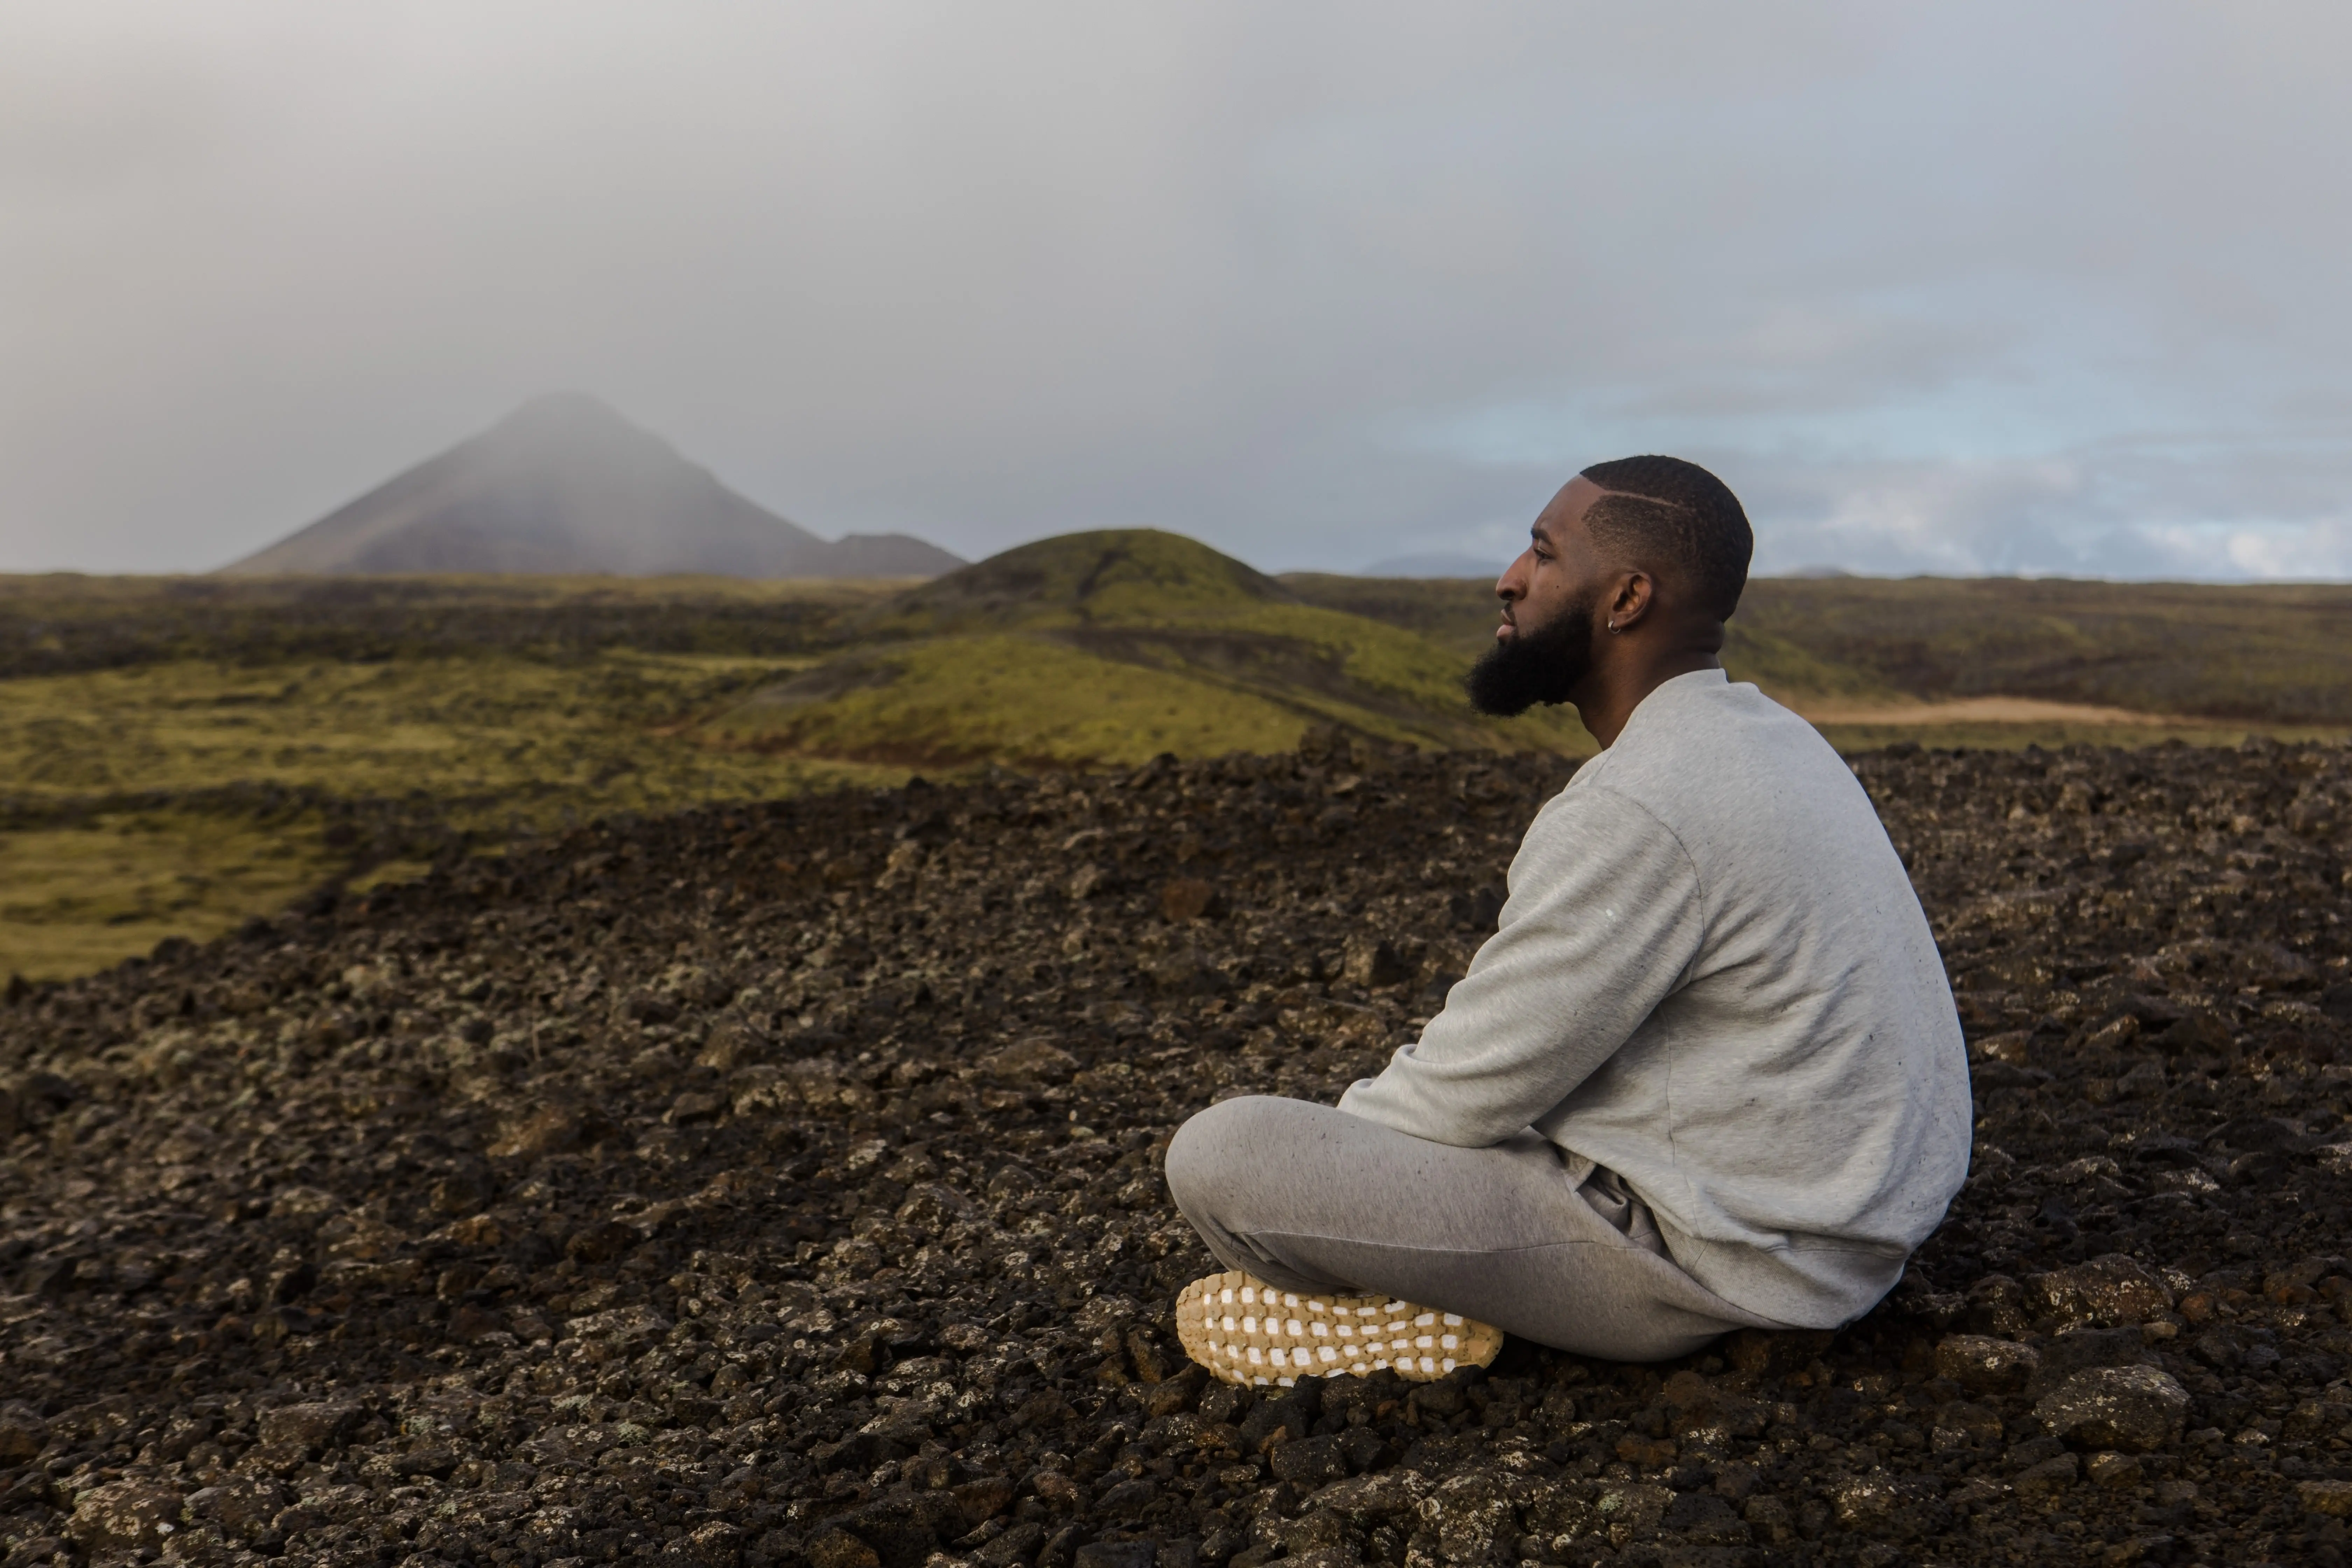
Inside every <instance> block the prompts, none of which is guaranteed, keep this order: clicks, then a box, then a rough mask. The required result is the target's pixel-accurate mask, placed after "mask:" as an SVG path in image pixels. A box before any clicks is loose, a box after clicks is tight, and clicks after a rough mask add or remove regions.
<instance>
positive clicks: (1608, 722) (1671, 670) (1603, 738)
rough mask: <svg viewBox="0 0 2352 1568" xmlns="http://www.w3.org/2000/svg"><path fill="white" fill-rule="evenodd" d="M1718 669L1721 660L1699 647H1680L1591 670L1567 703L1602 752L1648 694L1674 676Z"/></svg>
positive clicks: (1608, 746)
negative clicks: (1669, 651) (1667, 651)
mask: <svg viewBox="0 0 2352 1568" xmlns="http://www.w3.org/2000/svg"><path fill="white" fill-rule="evenodd" d="M1721 668H1723V660H1722V659H1720V658H1717V657H1716V656H1715V655H1714V654H1713V653H1710V652H1708V651H1706V650H1705V649H1703V648H1681V649H1677V650H1675V652H1672V653H1668V654H1663V655H1661V656H1659V657H1658V658H1650V659H1642V660H1639V661H1636V660H1632V659H1628V660H1625V661H1623V662H1622V663H1618V664H1614V665H1612V666H1610V667H1606V668H1600V669H1596V670H1594V671H1593V672H1592V673H1591V675H1590V676H1588V677H1586V678H1585V680H1584V685H1583V687H1582V688H1580V689H1578V691H1577V693H1576V694H1575V695H1574V696H1573V697H1571V698H1570V699H1569V700H1570V701H1571V702H1573V703H1574V704H1575V705H1576V716H1577V717H1578V718H1579V719H1581V720H1583V721H1584V727H1585V729H1586V730H1587V731H1591V735H1592V738H1593V739H1594V740H1596V741H1598V742H1601V750H1602V751H1604V752H1605V751H1607V750H1608V749H1609V748H1610V747H1612V746H1613V745H1615V744H1616V743H1617V737H1618V736H1619V735H1621V734H1622V733H1624V731H1625V724H1626V721H1628V720H1630V719H1632V718H1633V710H1634V709H1636V708H1639V707H1640V706H1641V705H1642V700H1643V698H1645V697H1647V696H1649V694H1650V693H1651V692H1653V691H1655V690H1656V689H1658V688H1659V687H1661V686H1664V684H1665V683H1666V682H1667V681H1669V680H1672V679H1675V677H1676V676H1678V675H1689V674H1691V673H1692V672H1693V671H1696V670H1701V669H1721ZM1587 688H1589V689H1587Z"/></svg>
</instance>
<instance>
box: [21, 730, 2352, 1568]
mask: <svg viewBox="0 0 2352 1568" xmlns="http://www.w3.org/2000/svg"><path fill="white" fill-rule="evenodd" d="M1855 768H1856V771H1857V773H1859V774H1860V775H1861V777H1862V779H1863V781H1864V784H1866V785H1867V786H1868V788H1869V790H1870V792H1871V795H1872V796H1873V798H1874V800H1875V801H1876V802H1877V804H1878V806H1879V808H1880V810H1881V812H1882V813H1883V815H1884V816H1885V820H1886V822H1887V824H1888V826H1889V829H1890V832H1891V833H1892V835H1893V837H1894V838H1895V843H1896V845H1897V847H1898V848H1899V849H1901V851H1902V852H1903V854H1904V857H1905V858H1906V863H1907V864H1908V865H1909V866H1910V868H1912V872H1913V875H1914V877H1915V879H1916V882H1917V884H1918V886H1919V889H1920V891H1921V894H1922V897H1923V898H1924V900H1926V902H1927V908H1928V911H1929V914H1930V917H1931V918H1932V920H1933V921H1934V924H1935V928H1936V931H1937V939H1938V941H1939V942H1941V944H1942V947H1943V951H1944V953H1945V956H1946V960H1947V963H1948V966H1949V969H1950V971H1951V973H1952V975H1953V979H1954V984H1955V989H1956V992H1957V994H1958V1001H1959V1006H1960V1011H1961V1016H1962V1019H1963V1022H1964V1024H1965V1025H1966V1026H1967V1030H1968V1034H1969V1038H1970V1041H1971V1056H1972V1058H1973V1062H1974V1070H1975V1074H1976V1089H1977V1095H1978V1111H1979V1121H1978V1124H1977V1142H1976V1148H1975V1158H1974V1163H1973V1173H1972V1175H1971V1177H1970V1179H1969V1185H1968V1188H1967V1190H1966V1192H1965V1193H1964V1194H1962V1195H1961V1197H1960V1198H1959V1200H1958V1203H1957V1204H1956V1205H1955V1207H1954V1209H1953V1212H1952V1215H1951V1217H1950V1219H1949V1220H1948V1223H1947V1224H1946V1225H1945V1226H1944V1227H1943V1229H1942V1230H1941V1231H1940V1232H1939V1233H1938V1234H1937V1237H1935V1238H1934V1240H1933V1241H1931V1242H1930V1243H1929V1245H1928V1246H1927V1248H1926V1250H1925V1251H1924V1252H1923V1253H1922V1255H1921V1256H1920V1258H1918V1259H1917V1261H1916V1264H1915V1266H1914V1267H1913V1268H1912V1269H1911V1271H1910V1273H1909V1274H1908V1275H1907V1276H1906V1279H1905V1282H1904V1284H1903V1285H1902V1286H1901V1287H1900V1288H1899V1289H1897V1291H1896V1292H1895V1295H1894V1296H1893V1297H1892V1298H1890V1299H1889V1300H1888V1301H1887V1302H1885V1304H1884V1305H1882V1306H1881V1307H1880V1308H1879V1309H1878V1310H1875V1311H1874V1312H1873V1313H1872V1314H1871V1315H1870V1316H1869V1317H1867V1318H1866V1319H1864V1321H1861V1322H1859V1323H1857V1324H1855V1325H1853V1326H1852V1327H1851V1328H1849V1329H1847V1330H1845V1331H1843V1332H1840V1333H1837V1334H1834V1335H1832V1334H1818V1335H1803V1334H1791V1335H1779V1336H1770V1335H1759V1334H1742V1335H1739V1336H1737V1337H1735V1338H1733V1339H1731V1340H1728V1341H1727V1342H1723V1343H1721V1344H1719V1345H1717V1346H1716V1347H1714V1348H1713V1349H1711V1350H1710V1351H1709V1352H1707V1353H1705V1354H1702V1355H1699V1356H1696V1357H1693V1358H1691V1359H1690V1360H1688V1361H1685V1362H1680V1363H1671V1364H1667V1365H1663V1366H1622V1365H1615V1364H1611V1363H1601V1362H1592V1361H1587V1360H1583V1359H1580V1358H1578V1357H1574V1356H1568V1355H1561V1354H1558V1353H1555V1352H1550V1351H1547V1350H1541V1349H1538V1347H1535V1346H1531V1345H1528V1344H1524V1343H1520V1342H1510V1343H1509V1344H1507V1346H1506V1347H1505V1349H1504V1352H1503V1353H1502V1355H1501V1357H1500V1358H1499V1359H1498V1360H1497V1361H1496V1363H1495V1364H1494V1365H1493V1366H1492V1367H1491V1368H1488V1369H1486V1370H1485V1371H1483V1372H1480V1371H1475V1370H1471V1371H1465V1372H1463V1373H1455V1374H1453V1375H1452V1376H1449V1377H1446V1378H1444V1379H1441V1380H1440V1381H1438V1382H1435V1383H1430V1384H1404V1383H1402V1382H1400V1381H1398V1380H1397V1379H1396V1378H1395V1377H1394V1376H1393V1374H1391V1373H1375V1374H1373V1375H1371V1376H1369V1377H1364V1378H1356V1377H1339V1378H1333V1379H1329V1380H1328V1381H1321V1382H1310V1383H1308V1384H1302V1385H1301V1386H1300V1387H1299V1388H1297V1389H1296V1390H1260V1391H1257V1392H1256V1393H1255V1394H1253V1393H1252V1392H1250V1391H1248V1390H1244V1389H1240V1388H1234V1387H1231V1386H1228V1385H1225V1384H1218V1383H1214V1382H1212V1381H1211V1380H1209V1379H1207V1378H1206V1377H1204V1376H1203V1375H1202V1373H1200V1372H1199V1370H1198V1369H1196V1368H1192V1367H1191V1366H1190V1365H1189V1364H1188V1363H1186V1362H1185V1360H1184V1358H1183V1357H1182V1355H1181V1352H1180V1350H1179V1348H1178V1344H1177V1338H1176V1333H1175V1324H1174V1321H1173V1317H1172V1310H1173V1302H1174V1299H1175V1295H1176V1292H1177V1291H1178V1290H1179V1289H1181V1287H1182V1286H1183V1285H1184V1284H1185V1283H1186V1282H1187V1281H1189V1280H1190V1279H1193V1278H1194V1277H1196V1276H1197V1275H1199V1274H1201V1273H1202V1272H1205V1271H1207V1270H1208V1269H1210V1268H1212V1267H1213V1264H1212V1262H1211V1260H1210V1258H1208V1257H1207V1255H1206V1254H1205V1253H1204V1252H1203V1251H1202V1248H1201V1247H1200V1246H1199V1244H1198V1242H1197V1241H1196V1240H1195V1239H1194V1238H1193V1237H1192V1234H1191V1232H1190V1231H1189V1229H1188V1228H1187V1227H1186V1226H1184V1224H1183V1222H1182V1221H1181V1219H1180V1218H1179V1217H1178V1216H1177V1215H1175V1214H1174V1212H1173V1211H1172V1210H1171V1207H1170V1206H1169V1204H1168V1200H1167V1194H1166V1190H1165V1187H1164V1186H1163V1184H1162V1183H1161V1180H1160V1170H1159V1161H1160V1152H1161V1151H1162V1150H1164V1149H1165V1147H1166V1145H1167V1142H1168V1140H1169V1137H1170V1135H1171V1133H1172V1132H1173V1131H1174V1130H1175V1128H1176V1126H1177V1125H1178V1124H1179V1123H1180V1122H1181V1121H1182V1120H1183V1119H1184V1117H1185V1116H1187V1115H1188V1114H1190V1113H1191V1112H1192V1111H1194V1110H1198V1109H1200V1108H1201V1107H1202V1106H1203V1105H1205V1104H1208V1103H1209V1102H1211V1101H1212V1100H1215V1099H1217V1098H1219V1097H1221V1096H1224V1095H1230V1094H1235V1093H1242V1092H1275V1093H1284V1094H1294V1095H1302V1096H1316V1097H1329V1096H1332V1095H1335V1094H1336V1093H1337V1092H1338V1091H1339V1089H1340V1088H1341V1087H1342V1086H1343V1085H1344V1084H1345V1083H1346V1082H1348V1081H1349V1079H1353V1078H1355V1077H1357V1076H1359V1075H1360V1074H1363V1073H1366V1072H1369V1071H1371V1070H1373V1069H1375V1068H1377V1067H1378V1065H1379V1064H1380V1062H1381V1060H1382V1059H1383V1058H1384V1056H1385V1054H1386V1053H1387V1052H1388V1051H1389V1050H1390V1049H1391V1048H1392V1047H1393V1046H1394V1045H1395V1044H1397V1043H1398V1042H1399V1041H1401V1040H1403V1039H1407V1038H1410V1037H1412V1031H1413V1029H1414V1028H1415V1026H1416V1025H1417V1022H1418V1021H1419V1020H1421V1019H1423V1018H1425V1017H1426V1016H1428V1015H1429V1014H1430V1013H1432V1012H1433V1011H1435V1010H1436V1008H1437V1007H1438V1006H1439V1005H1440V1004H1441V1002H1442V999H1443V996H1444V988H1445V986H1446V984H1448V983H1449V981H1450V980H1451V979H1452V978H1453V977H1454V976H1456V975H1458V974H1459V973H1461V971H1462V968H1463V966H1464V965H1465V963H1466V962H1467V960H1468V957H1469V955H1470V953H1471V952H1473V951H1475V945H1476V942H1477V941H1478V939H1479V935H1480V933H1481V931H1482V930H1485V929H1491V922H1492V921H1493V918H1494V914H1495V910H1496V902H1497V893H1498V890H1499V889H1498V884H1499V881H1500V878H1501V874H1502V869H1503V868H1504V867H1505V865H1506V864H1507V861H1508V858H1509V854H1510V851H1511V848H1512V847H1513V845H1514V844H1515V843H1516V840H1517V836H1518V833H1519V831H1520V829H1521V828H1522V827H1523V826H1524V825H1525V823H1526V821H1527V819H1528V816H1529V815H1530V814H1531V813H1532V811H1533V810H1534V808H1535V806H1536V805H1537V804H1538V802H1539V801H1540V800H1541V799H1542V798H1543V797H1544V796H1546V795H1548V794H1549V793H1550V792H1552V791H1554V790H1556V789H1557V788H1558V787H1559V784H1561V782H1562V781H1563V779H1564V777H1565V772H1564V764H1560V763H1556V762H1552V761H1549V760H1545V759H1536V758H1527V759H1518V760H1507V759H1496V758H1493V757H1486V756H1391V755H1387V754H1375V753H1373V752H1369V751H1367V750H1365V749H1363V748H1361V747H1356V748H1353V749H1351V748H1350V747H1349V745H1348V744H1347V743H1345V742H1342V741H1340V740H1339V738H1337V737H1333V736H1328V735H1325V736H1319V737H1316V738H1314V740H1313V742H1312V743H1311V744H1310V745H1309V746H1308V747H1307V749H1306V750H1305V751H1304V752H1301V753H1300V754H1297V755H1293V756H1280V757H1244V758H1231V759H1224V760H1222V761H1218V762H1213V763H1196V764H1186V765H1179V764H1177V763H1174V762H1173V761H1172V760H1168V759H1163V760H1162V761H1161V762H1160V763H1155V764H1153V765H1151V766H1149V767H1146V768H1144V769H1142V770H1140V771H1139V772H1137V773H1134V774H1132V775H1131V776H1125V777H1087V778H1076V779H1066V778H1045V779H1041V780H1032V779H1026V778H1018V777H1013V776H1009V775H1008V776H1001V777H995V778H991V779H988V780H984V781H981V782H977V783H973V784H965V785H959V786H956V787H953V788H935V787H928V786H925V785H922V784H915V785H910V786H909V787H908V788H907V789H905V790H900V791H893V792H887V793H882V794H875V795H839V796H832V797H825V798H815V799H799V800H792V801H784V802H779V803H773V804H765V805H746V806H740V807H734V808H728V809H713V810H709V811H704V812H699V813H694V814H688V815H686V816H677V817H672V818H667V819H663V820H658V821H641V822H640V821H613V822H608V823H603V824H598V825H594V826H590V827H586V828H582V829H580V830H577V831H574V832H571V833H568V834H565V835H563V836H562V837H549V838H546V839H543V840H539V841H535V842H532V843H530V844H527V845H525V846H522V847H520V848H518V849H516V850H514V851H513V852H512V853H510V854H509V855H507V856H506V857H504V858H498V859H476V860H471V861H453V862H452V863H450V864H448V865H446V866H445V867H444V868H441V869H440V870H438V871H436V873H435V874H434V875H433V876H432V877H430V878H428V879H425V880H422V881H419V882H415V883H413V884H408V885H405V886H402V887H396V888H389V889H380V890H378V891H376V892H374V893H373V894H371V895H369V896H367V897H366V898H364V899H347V900H341V901H338V900H334V899H332V898H331V897H327V896H321V897H320V898H318V899H316V900H312V901H311V902H310V904H309V905H307V906H306V907H305V908H304V909H302V910H299V911H298V912H296V913H294V914H291V915H289V916H288V917H287V918H285V919H283V920H280V921H270V922H262V921H256V922H254V923H253V924H251V925H249V926H248V927H247V928H246V929H245V930H244V931H240V932H238V933H236V934H235V935H233V936H230V937H226V938H224V939H222V940H220V941H218V942H213V943H211V944H208V945H205V946H203V947H196V946H193V945H190V944H187V943H183V942H169V943H166V944H164V946H163V948H161V949H159V950H158V951H157V952H155V954H154V955H153V956H152V958H150V959H148V960H144V961H134V962H132V963H127V964H124V965H122V966H121V967H120V968H118V969H116V970H114V971H112V972H110V973H106V974H103V975H99V976H96V977H93V978H90V979H87V980H83V981H79V982H75V983H72V984H63V985H54V986H38V987H27V986H25V985H22V984H13V985H11V986H10V987H9V989H8V994H7V997H6V1003H5V1005H0V1090H5V1092H0V1152H5V1160H0V1289H5V1291H6V1292H7V1293H6V1294H5V1295H0V1552H5V1568H16V1565H18V1564H25V1563H39V1562H47V1561H54V1562H74V1563H80V1562H131V1561H142V1562H143V1561H151V1560H155V1559H158V1558H160V1559H162V1560H165V1561H173V1562H203V1563H242V1562H247V1561H250V1560H252V1559H255V1558H276V1559H280V1560H282V1561H286V1562H300V1563H312V1562H316V1563H402V1562H407V1563H419V1564H433V1563H461V1564H488V1563H500V1564H505V1563H515V1564H554V1563H562V1564H570V1563H604V1562H620V1561H629V1560H635V1559H640V1558H656V1559H658V1560H660V1561H664V1562H672V1563H709V1564H738V1563H740V1564H766V1563H775V1564H782V1565H786V1568H924V1565H926V1564H929V1565H931V1568H949V1565H955V1568H963V1565H967V1564H969V1565H971V1568H1203V1565H1205V1568H1261V1565H1262V1564H1265V1563H1270V1562H1273V1561H1275V1560H1276V1559H1281V1560H1283V1561H1285V1562H1286V1563H1293V1564H1297V1568H1353V1565H1356V1564H1366V1565H1370V1568H1486V1565H1493V1568H1507V1565H1508V1564H1512V1563H1547V1564H1580V1563H1604V1562H1605V1563H1623V1564H1723V1565H1731V1564H1760V1563H1792V1564H1793V1563H1802V1564H1813V1563H1836V1564H1847V1563H1852V1564H1861V1565H1867V1568H1888V1565H1892V1564H1897V1563H2004V1562H2010V1563H2028V1562H2030V1563H2117V1564H2121V1563H2157V1564H2177V1563H2210V1564H2215V1565H2219V1564H2224V1563H2227V1564H2233V1565H2234V1564H2243V1563H2262V1562H2278V1563H2290V1562H2293V1563H2326V1564H2336V1563H2341V1562H2342V1561H2343V1552H2344V1542H2345V1521H2346V1519H2347V1515H2352V1388H2347V1384H2346V1383H2345V1382H2344V1373H2345V1371H2346V1366H2347V1356H2352V1332H2347V1328H2346V1321H2347V1315H2352V1306H2347V1301H2352V1262H2347V1258H2346V1257H2345V1256H2344V1255H2343V1254H2344V1252H2345V1251H2346V1243H2345V1227H2346V1217H2347V1208H2346V1205H2347V1198H2352V1128H2347V1126H2346V1124H2345V1121H2346V1118H2345V1111H2346V1108H2347V1089H2352V1054H2347V1045H2352V984H2347V981H2352V976H2347V935H2346V928H2345V920H2346V916H2347V913H2352V909H2347V905H2352V889H2347V871H2346V853H2345V829H2346V827H2347V826H2352V802H2348V801H2347V797H2352V752H2347V751H2346V750H2344V749H2341V748H2322V747H2305V748H2292V747H2290V748H2282V747H2279V746H2277V745H2274V744H2268V743H2250V744H2249V745H2248V746H2247V747H2245V748H2243V749H2241V750H2238V751H2235V752H2210V751H2195V750H2190V749H2188V748H2183V747H2172V748H2167V749H2158V750H2155V751H2149V752H2115V751H2108V752H2096V751H2090V750H2070V751H2068V752H2063V753H2055V754H2052V753H2042V752H2032V751H2028V752H2023V753H1948V752H1919V751H1916V749H1898V750H1896V751H1894V752H1880V753H1875V754H1873V755H1869V756H1865V757H1863V758H1861V759H1859V760H1858V761H1857V762H1856V763H1855ZM2339 1057H2341V1058H2344V1059H2343V1061H2342V1062H2339V1059H2338V1058H2339Z"/></svg>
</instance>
